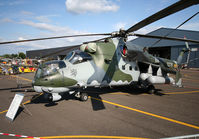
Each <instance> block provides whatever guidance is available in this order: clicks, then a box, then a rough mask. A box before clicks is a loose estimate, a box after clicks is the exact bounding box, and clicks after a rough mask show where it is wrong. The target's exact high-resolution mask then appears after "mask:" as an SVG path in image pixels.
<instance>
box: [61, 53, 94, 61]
mask: <svg viewBox="0 0 199 139" xmlns="http://www.w3.org/2000/svg"><path fill="white" fill-rule="evenodd" d="M65 60H68V61H69V62H70V63H72V64H78V63H82V62H86V61H88V60H92V57H91V56H90V55H89V54H87V53H85V52H82V51H79V50H77V51H73V52H70V53H69V54H68V55H67V56H66V57H65Z"/></svg>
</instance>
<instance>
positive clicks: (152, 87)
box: [147, 85, 156, 94]
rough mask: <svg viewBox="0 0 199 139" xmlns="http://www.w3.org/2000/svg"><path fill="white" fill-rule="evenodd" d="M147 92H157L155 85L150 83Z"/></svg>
mask: <svg viewBox="0 0 199 139" xmlns="http://www.w3.org/2000/svg"><path fill="white" fill-rule="evenodd" d="M147 92H148V93H149V94H155V92H156V90H155V87H154V85H149V86H148V87H147Z"/></svg>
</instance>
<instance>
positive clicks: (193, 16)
mask: <svg viewBox="0 0 199 139" xmlns="http://www.w3.org/2000/svg"><path fill="white" fill-rule="evenodd" d="M197 14H199V12H197V13H195V14H194V15H192V16H191V17H190V18H188V19H187V20H185V21H184V22H183V23H181V24H180V25H179V26H177V27H176V28H175V29H174V30H171V31H170V32H169V33H167V34H166V35H164V36H165V37H167V36H169V35H170V34H171V33H173V32H174V31H176V30H177V29H178V28H179V27H181V26H182V25H184V24H185V23H186V22H188V21H189V20H191V19H192V18H193V17H194V16H196V15H197ZM185 39H186V38H185ZM161 40H162V39H159V40H157V41H156V42H154V43H153V44H152V45H151V46H150V47H153V46H155V45H156V44H157V43H158V42H160V41H161ZM185 44H186V42H185Z"/></svg>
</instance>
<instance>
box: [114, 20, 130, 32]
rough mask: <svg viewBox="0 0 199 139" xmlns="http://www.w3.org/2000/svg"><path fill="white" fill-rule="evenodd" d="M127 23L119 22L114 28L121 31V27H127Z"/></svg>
mask: <svg viewBox="0 0 199 139" xmlns="http://www.w3.org/2000/svg"><path fill="white" fill-rule="evenodd" d="M126 25H127V23H124V22H119V23H117V24H115V25H114V26H113V28H114V30H116V31H119V30H120V29H121V28H123V29H125V26H126Z"/></svg>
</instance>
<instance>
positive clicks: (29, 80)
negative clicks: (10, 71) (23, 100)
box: [10, 75, 32, 82]
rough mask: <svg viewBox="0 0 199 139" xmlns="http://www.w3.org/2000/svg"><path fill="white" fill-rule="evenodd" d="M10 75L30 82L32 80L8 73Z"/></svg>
mask: <svg viewBox="0 0 199 139" xmlns="http://www.w3.org/2000/svg"><path fill="white" fill-rule="evenodd" d="M10 76H12V77H15V78H20V79H22V80H25V81H29V82H32V80H30V79H27V78H23V77H20V76H15V75H10Z"/></svg>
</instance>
